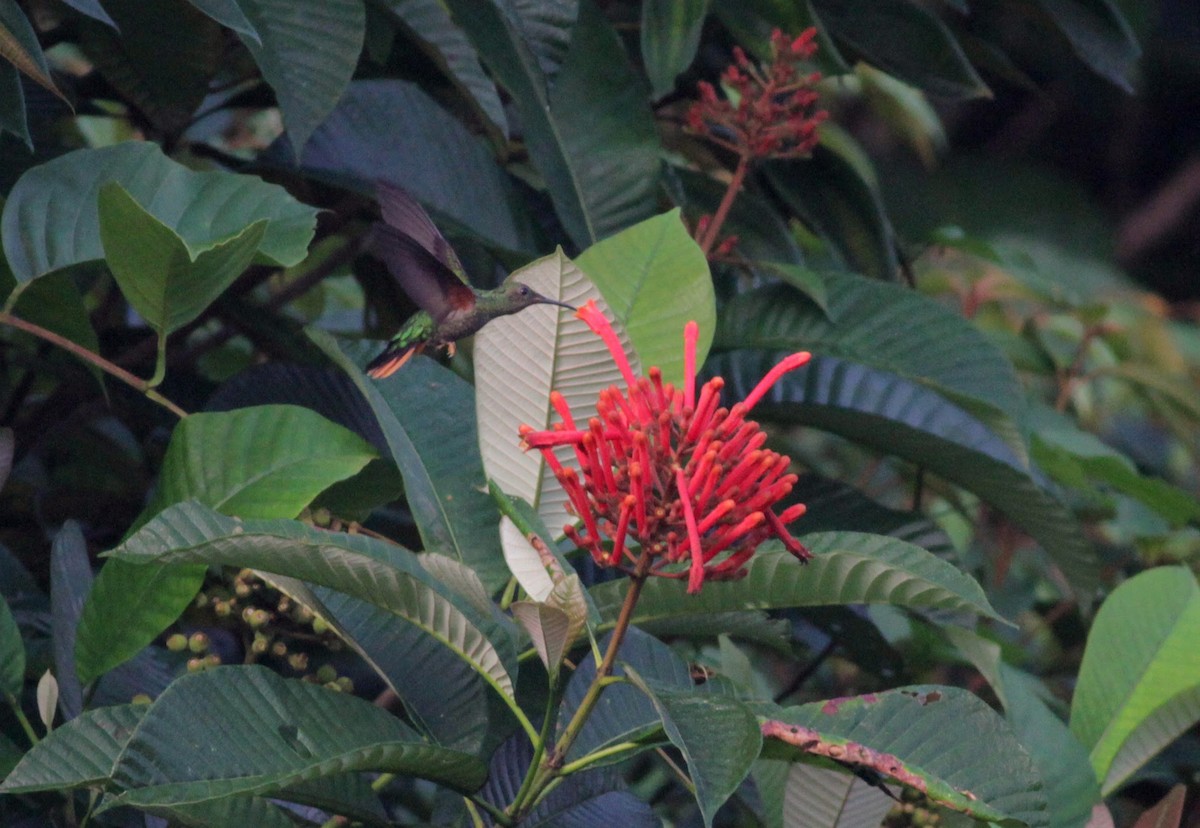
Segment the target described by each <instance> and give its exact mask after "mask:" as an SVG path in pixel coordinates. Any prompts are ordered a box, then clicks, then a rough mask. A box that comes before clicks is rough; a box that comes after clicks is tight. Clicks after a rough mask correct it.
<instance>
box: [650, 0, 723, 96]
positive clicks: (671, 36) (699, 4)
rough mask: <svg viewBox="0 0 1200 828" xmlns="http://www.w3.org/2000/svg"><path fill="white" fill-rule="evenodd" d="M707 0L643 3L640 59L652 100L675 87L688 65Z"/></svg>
mask: <svg viewBox="0 0 1200 828" xmlns="http://www.w3.org/2000/svg"><path fill="white" fill-rule="evenodd" d="M708 3H709V0H683V2H678V1H677V0H646V2H645V3H643V4H642V62H643V63H645V65H646V74H647V75H648V76H649V78H650V86H651V89H652V94H653V95H654V98H655V99H658V98H661V97H663V96H664V95H666V94H667V93H668V92H671V91H672V90H673V89H674V88H675V77H676V76H677V75H679V74H680V73H681V72H683V71H684V70H685V69H687V68H688V66H690V65H691V63H692V60H693V59H694V58H695V57H696V49H697V47H699V45H700V31H701V29H702V28H703V26H704V17H705V15H706V14H708Z"/></svg>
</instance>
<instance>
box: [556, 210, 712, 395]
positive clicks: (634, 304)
mask: <svg viewBox="0 0 1200 828" xmlns="http://www.w3.org/2000/svg"><path fill="white" fill-rule="evenodd" d="M575 263H576V265H578V266H579V268H580V269H581V270H582V271H583V272H584V273H586V274H587V275H588V278H590V279H591V280H592V282H593V283H594V284H595V285H596V287H598V288H599V289H600V293H602V294H603V295H604V298H605V300H606V301H607V302H608V306H609V308H610V309H611V310H612V312H613V314H614V315H615V316H616V318H617V319H618V320H619V321H620V322H621V324H622V325H624V326H625V330H626V331H627V332H628V333H629V339H630V341H631V342H632V343H633V348H634V350H636V351H637V353H638V356H639V357H640V358H641V360H642V363H643V364H644V365H656V366H658V367H659V368H660V369H662V372H663V380H664V381H666V382H671V383H675V384H676V385H677V386H678V385H679V384H680V383H682V382H683V327H684V325H686V324H687V323H688V322H689V321H694V322H696V323H697V324H698V325H699V327H700V339H699V341H698V342H697V345H696V364H697V365H703V364H704V359H705V357H706V356H708V348H709V346H710V345H711V344H712V340H713V329H714V328H715V327H716V323H717V307H716V298H715V297H714V295H713V288H712V276H711V275H710V274H709V272H708V261H707V260H706V259H705V258H704V253H703V252H702V251H701V250H700V247H699V245H697V244H696V242H695V241H693V240H692V237H691V236H689V235H688V232H687V229H686V228H685V227H684V226H683V221H682V219H681V218H680V215H679V211H678V210H672V211H671V212H669V213H664V214H663V215H661V216H655V217H654V218H652V219H646V220H645V221H643V222H640V223H638V224H635V225H634V226H633V227H630V228H628V229H627V230H622V231H621V232H620V233H618V234H617V235H615V236H611V237H610V238H607V239H605V240H604V241H602V242H598V243H596V244H594V245H592V246H591V247H589V248H588V249H587V250H585V251H584V252H583V253H581V254H580V255H579V256H577V257H576V259H575Z"/></svg>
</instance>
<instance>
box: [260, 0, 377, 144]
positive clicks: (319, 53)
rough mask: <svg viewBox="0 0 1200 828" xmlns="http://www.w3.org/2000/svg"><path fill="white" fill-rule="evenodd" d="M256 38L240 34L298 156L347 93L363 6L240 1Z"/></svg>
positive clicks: (308, 0)
mask: <svg viewBox="0 0 1200 828" xmlns="http://www.w3.org/2000/svg"><path fill="white" fill-rule="evenodd" d="M239 8H240V9H241V11H242V13H243V15H244V16H245V17H246V19H247V21H248V22H249V23H250V26H251V27H252V28H253V30H254V31H255V32H256V33H257V34H258V37H254V36H252V35H249V34H245V33H242V32H239V33H238V35H239V37H241V39H242V42H243V43H244V44H246V48H247V49H249V50H250V54H252V55H253V56H254V61H255V63H257V64H258V68H259V70H260V71H261V72H262V75H263V78H264V79H265V80H266V82H267V83H269V84H270V85H271V88H272V89H273V90H275V97H276V98H277V99H278V100H279V108H280V110H282V112H283V124H284V126H285V127H287V131H288V138H289V139H290V140H291V142H292V146H293V147H294V148H295V150H296V154H297V155H300V154H301V152H302V151H303V149H304V145H305V144H306V143H308V137H309V136H310V135H312V132H313V130H314V129H316V128H317V126H318V125H319V124H320V123H321V122H322V121H323V120H325V118H326V117H328V115H329V113H330V112H332V111H333V107H334V105H335V104H336V103H337V102H338V99H339V98H341V97H342V93H344V92H345V91H346V86H347V85H348V84H349V83H350V78H351V77H352V76H353V75H354V69H355V67H356V66H357V65H358V56H359V53H360V52H362V45H363V37H364V34H365V31H366V10H365V8H364V6H363V2H362V0H241V3H240V6H239Z"/></svg>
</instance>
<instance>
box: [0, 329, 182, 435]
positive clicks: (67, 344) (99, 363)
mask: <svg viewBox="0 0 1200 828" xmlns="http://www.w3.org/2000/svg"><path fill="white" fill-rule="evenodd" d="M0 324H3V325H9V326H11V327H14V328H19V329H20V330H22V331H25V332H26V333H29V334H33V335H34V336H36V337H38V338H39V339H44V340H45V341H46V342H49V343H50V344H52V345H57V346H58V347H60V348H62V349H64V350H66V351H70V352H71V353H72V354H74V355H75V356H77V357H79V358H80V359H82V360H83V361H84V362H90V363H91V364H92V365H95V366H96V367H97V368H99V369H100V370H101V371H104V372H105V373H106V374H111V375H112V376H114V377H116V378H117V379H119V380H121V382H123V383H125V384H126V385H128V386H130V387H131V388H134V389H136V390H138V391H140V392H141V393H143V394H145V395H146V397H147V398H148V399H150V400H152V401H153V402H156V403H158V404H159V405H161V406H162V407H163V408H165V409H167V410H168V411H170V412H171V413H172V414H174V415H175V416H176V417H179V418H180V419H183V418H184V417H186V416H187V415H188V414H187V412H186V411H184V410H183V409H182V408H180V407H179V406H177V405H176V404H175V403H173V402H171V401H170V400H168V399H167V398H166V397H164V396H163V395H162V394H159V393H158V392H157V391H155V390H154V388H153V387H152V384H151V383H149V382H146V381H145V380H143V379H140V378H139V377H136V376H134V375H133V374H131V373H129V372H128V371H126V370H125V369H124V368H122V367H120V366H119V365H115V364H113V363H111V362H109V361H108V360H107V359H105V358H104V357H102V356H100V355H99V354H96V353H93V352H92V351H89V350H88V349H87V348H85V347H83V346H82V345H79V344H76V343H74V342H72V341H71V340H69V339H67V338H66V337H65V336H60V335H59V334H56V333H55V332H54V331H49V330H46V329H45V328H43V327H42V326H41V325H35V324H33V323H32V322H28V321H26V320H24V319H21V318H20V317H17V316H13V315H12V314H11V313H8V312H7V311H0Z"/></svg>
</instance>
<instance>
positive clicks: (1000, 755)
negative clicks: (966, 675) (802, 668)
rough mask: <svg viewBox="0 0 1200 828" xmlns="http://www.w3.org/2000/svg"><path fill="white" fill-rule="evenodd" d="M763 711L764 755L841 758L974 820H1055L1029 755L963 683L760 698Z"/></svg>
mask: <svg viewBox="0 0 1200 828" xmlns="http://www.w3.org/2000/svg"><path fill="white" fill-rule="evenodd" d="M760 715H762V716H763V717H764V718H765V721H763V722H762V732H763V735H764V736H765V737H766V742H765V743H764V749H763V753H764V756H767V757H774V758H785V757H788V758H792V757H794V758H801V757H805V756H808V755H811V756H819V757H828V758H836V759H839V760H841V761H846V762H850V763H853V764H856V765H861V766H865V767H866V768H869V769H871V770H875V771H877V772H879V773H882V774H884V775H885V776H890V777H892V778H893V779H896V780H897V781H899V782H902V783H904V784H906V785H910V786H912V787H914V788H916V789H917V790H919V791H922V792H924V793H925V794H926V795H927V796H928V797H929V798H930V799H932V800H934V801H935V802H938V803H940V804H943V805H946V806H948V807H950V808H953V809H955V810H958V811H962V812H963V813H966V814H970V815H971V816H973V817H975V818H976V819H980V820H986V821H988V822H998V823H1000V824H1001V825H1005V826H1017V825H1019V824H1021V823H1024V824H1025V825H1027V826H1030V828H1042V826H1046V825H1048V824H1049V822H1048V818H1047V813H1046V810H1047V803H1046V797H1045V795H1044V794H1043V793H1042V790H1041V788H1042V783H1041V780H1040V779H1039V778H1038V775H1037V771H1036V770H1035V769H1034V767H1033V764H1032V762H1031V761H1030V759H1029V756H1028V754H1026V752H1025V750H1024V749H1023V748H1022V747H1021V745H1020V744H1019V743H1018V742H1017V740H1016V738H1015V737H1014V736H1013V733H1012V730H1011V729H1010V728H1009V726H1008V723H1007V722H1005V721H1004V719H1002V718H1001V717H1000V716H999V715H997V714H996V713H995V712H994V711H993V710H992V709H991V708H990V707H988V706H987V705H986V704H984V703H983V701H981V700H980V699H979V698H978V697H977V696H975V695H973V694H971V693H969V692H968V691H966V690H961V689H959V688H957V687H937V686H928V685H925V686H920V685H918V686H913V687H904V688H900V689H897V690H889V691H887V692H883V693H871V694H868V695H864V696H852V697H850V698H842V699H831V700H829V701H825V702H813V703H812V704H805V705H801V706H799V707H789V708H786V709H782V710H781V709H779V708H775V707H774V706H773V705H772V706H767V705H763V710H762V712H761V714H760ZM980 745H987V749H986V750H981V749H980Z"/></svg>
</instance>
